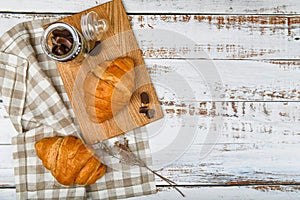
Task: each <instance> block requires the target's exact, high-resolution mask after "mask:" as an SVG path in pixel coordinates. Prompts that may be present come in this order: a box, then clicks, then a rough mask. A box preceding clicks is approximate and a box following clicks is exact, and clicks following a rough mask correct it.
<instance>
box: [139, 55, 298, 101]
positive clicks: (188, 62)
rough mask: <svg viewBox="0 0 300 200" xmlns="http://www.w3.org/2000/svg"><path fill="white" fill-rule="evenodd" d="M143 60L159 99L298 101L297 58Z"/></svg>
mask: <svg viewBox="0 0 300 200" xmlns="http://www.w3.org/2000/svg"><path fill="white" fill-rule="evenodd" d="M145 61H146V65H147V67H148V71H149V74H150V76H151V79H152V81H153V82H154V85H155V87H156V90H157V92H158V93H159V98H161V99H162V98H163V97H164V98H165V99H168V98H169V100H172V98H173V99H174V98H177V99H178V100H180V101H182V102H186V101H187V102H190V101H195V102H201V101H300V82H299V77H300V65H299V64H300V63H298V61H290V60H282V61H276V60H264V61H260V60H193V59H146V60H145ZM174 94H175V96H174ZM172 96H173V97H172Z"/></svg>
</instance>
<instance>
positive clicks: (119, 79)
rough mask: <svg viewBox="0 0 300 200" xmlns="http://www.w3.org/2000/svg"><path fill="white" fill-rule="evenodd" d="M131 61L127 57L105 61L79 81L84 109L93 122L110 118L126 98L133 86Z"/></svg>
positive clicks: (122, 106) (125, 103)
mask: <svg viewBox="0 0 300 200" xmlns="http://www.w3.org/2000/svg"><path fill="white" fill-rule="evenodd" d="M134 79H135V72H134V61H133V60H132V59H131V58H129V57H123V58H117V59H115V60H113V61H105V62H103V63H102V64H100V65H98V66H96V67H95V68H94V69H92V70H91V71H90V72H88V73H87V76H86V77H85V80H84V82H83V90H84V103H85V108H86V112H87V114H88V116H89V118H90V120H91V121H93V122H98V123H102V122H104V121H105V120H108V119H111V118H113V115H114V114H116V113H118V112H119V111H120V110H121V109H122V108H124V107H125V106H126V105H127V104H128V103H129V101H130V99H131V96H132V92H133V89H134V86H135V82H134Z"/></svg>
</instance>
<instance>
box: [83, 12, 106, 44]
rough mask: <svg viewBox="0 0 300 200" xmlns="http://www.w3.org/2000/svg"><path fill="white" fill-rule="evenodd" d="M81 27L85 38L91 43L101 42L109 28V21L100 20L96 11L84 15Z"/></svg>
mask: <svg viewBox="0 0 300 200" xmlns="http://www.w3.org/2000/svg"><path fill="white" fill-rule="evenodd" d="M80 25H81V30H82V34H83V36H84V38H85V39H86V40H91V41H100V39H101V38H102V36H103V33H105V32H106V31H107V30H108V27H109V25H108V22H107V20H105V19H103V18H100V17H99V15H98V14H97V13H96V12H94V11H91V12H89V13H87V14H86V15H82V16H81V21H80Z"/></svg>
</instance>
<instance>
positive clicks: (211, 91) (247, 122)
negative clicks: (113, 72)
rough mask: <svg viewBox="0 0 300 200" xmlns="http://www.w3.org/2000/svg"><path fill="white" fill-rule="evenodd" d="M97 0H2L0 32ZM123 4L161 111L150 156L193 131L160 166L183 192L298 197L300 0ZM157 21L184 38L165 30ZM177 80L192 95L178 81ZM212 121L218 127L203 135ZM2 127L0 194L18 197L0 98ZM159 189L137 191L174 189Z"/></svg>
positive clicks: (165, 194)
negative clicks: (211, 137) (180, 151)
mask: <svg viewBox="0 0 300 200" xmlns="http://www.w3.org/2000/svg"><path fill="white" fill-rule="evenodd" d="M104 1H105V0H99V1H94V0H93V1H79V0H72V1H71V0H64V3H62V2H61V1H58V0H51V1H49V0H44V1H37V0H30V3H29V2H28V1H19V0H10V1H3V2H1V3H0V24H1V30H0V35H1V34H3V33H4V32H5V31H6V30H8V29H9V28H11V27H13V26H14V25H16V24H17V23H20V22H24V21H29V20H34V19H41V18H49V17H63V16H66V15H68V14H71V13H75V12H78V11H81V10H84V9H86V8H89V7H92V6H95V5H98V4H100V3H103V2H104ZM58 4H59V5H60V6H57V5H58ZM32 5H34V6H32ZM124 6H125V8H126V10H127V12H128V13H129V19H130V21H131V24H132V26H133V29H134V32H135V34H136V37H137V40H138V42H139V45H140V47H141V49H142V51H143V55H144V57H145V59H146V64H147V67H148V70H149V73H150V76H151V78H152V80H153V82H154V85H155V87H156V90H157V92H158V96H159V99H160V101H161V103H162V106H163V109H164V111H165V118H164V119H163V120H164V124H165V125H164V126H163V128H162V129H160V130H158V129H155V128H154V129H153V126H152V127H151V126H149V127H148V128H149V130H150V131H151V130H152V131H153V130H154V132H155V131H156V132H155V133H157V134H153V133H152V134H151V132H150V144H151V149H152V152H153V153H154V155H155V156H154V157H153V159H154V165H159V164H160V163H162V158H161V157H160V156H157V154H156V152H159V150H160V149H161V148H163V147H164V146H167V145H168V142H169V141H170V139H169V138H172V137H173V138H174V137H175V136H176V133H178V130H180V129H181V128H182V127H186V126H188V128H189V130H191V132H189V131H188V132H187V134H193V132H192V131H195V134H196V136H197V137H196V138H195V140H194V141H193V142H192V145H191V146H190V147H189V148H187V149H186V151H185V153H184V154H183V155H182V156H181V157H180V158H179V159H178V160H176V161H174V162H173V163H172V164H171V165H169V166H165V167H164V168H163V169H162V170H160V171H159V172H160V173H161V174H163V175H165V176H167V177H169V178H171V179H172V180H174V181H176V182H178V184H181V185H189V186H190V187H189V188H184V187H183V188H182V189H183V191H184V192H185V193H186V194H187V197H188V199H199V197H203V198H205V199H299V197H300V192H299V191H300V190H299V187H298V186H297V185H299V183H300V175H299V171H300V155H299V154H297V152H298V150H299V148H300V123H299V122H300V114H299V113H300V112H299V109H300V104H299V102H300V81H299V80H300V79H299V77H300V60H299V59H300V57H299V55H300V54H299V52H300V46H299V40H296V39H297V36H298V35H300V16H299V10H300V3H299V2H298V1H294V0H285V1H281V0H278V1H276V3H274V2H269V1H262V0H256V1H237V0H230V1H229V0H228V1H227V0H226V1H221V0H213V1H211V0H210V1H208V0H201V1H194V0H186V1H180V0H169V1H167V0H156V1H150V0H143V1H133V0H124ZM25 12H26V13H25ZM50 13H54V14H50ZM253 14H254V15H253ZM162 30H164V31H165V32H169V33H172V35H173V36H174V35H176V34H177V36H178V35H179V38H180V36H181V38H183V40H181V39H180V40H176V41H174V39H173V38H174V37H172V38H171V37H170V38H171V39H170V38H168V37H163V35H162V34H160V33H161V32H160V31H162ZM169 35H170V34H169ZM167 36H168V34H167ZM208 68H209V69H212V68H213V69H215V71H213V72H217V73H216V74H211V72H208V71H207V69H208ZM187 69H188V70H187ZM174 74H176V75H178V76H177V78H178V77H179V79H174ZM166 78H167V81H163V80H164V79H166ZM172 78H173V79H174V80H173V79H172ZM173 82H175V84H174V85H172V83H173ZM184 84H186V86H190V89H191V91H192V94H193V95H192V96H188V95H185V93H183V92H182V91H181V90H180V89H178V88H176V85H177V86H178V85H180V86H182V85H184ZM174 87H175V88H174ZM174 91H175V92H174ZM0 99H1V97H0ZM183 119H185V120H189V119H190V121H192V120H194V119H196V121H197V123H194V124H189V123H187V124H182V121H183ZM214 119H221V122H222V123H218V124H216V123H215V121H214ZM159 123H161V122H157V124H159ZM154 126H155V125H154ZM211 127H213V128H215V129H216V130H217V131H216V132H217V133H218V134H217V135H216V138H215V140H210V142H208V140H206V138H207V136H208V134H209V131H208V130H209V129H210V128H211ZM0 134H1V137H0V152H1V155H2V156H1V157H0V188H2V189H0V198H1V199H15V190H14V189H10V188H8V187H14V176H13V160H12V146H11V145H10V143H11V137H12V136H14V135H15V134H16V133H15V131H14V129H13V127H12V125H11V123H10V121H9V118H8V116H7V114H6V112H5V111H4V108H3V104H2V103H0ZM166 138H167V139H166ZM203 149H206V151H201V150H203ZM173 154H174V153H173ZM157 183H158V184H165V183H163V182H160V180H159V179H157ZM269 184H274V185H270V186H269ZM199 185H211V187H197V186H199ZM224 185H229V187H228V186H226V187H225V186H224ZM241 185H242V186H241ZM237 186H238V187H237ZM159 191H160V192H159V193H158V194H156V195H153V196H150V197H143V198H147V199H148V198H150V199H176V198H179V195H178V194H177V193H176V192H175V191H174V190H169V189H166V188H159ZM139 199H140V198H139Z"/></svg>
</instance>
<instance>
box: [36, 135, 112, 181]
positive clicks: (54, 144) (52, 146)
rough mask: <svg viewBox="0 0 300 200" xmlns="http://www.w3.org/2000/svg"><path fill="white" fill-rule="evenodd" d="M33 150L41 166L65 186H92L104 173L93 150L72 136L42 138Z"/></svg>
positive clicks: (102, 166)
mask: <svg viewBox="0 0 300 200" xmlns="http://www.w3.org/2000/svg"><path fill="white" fill-rule="evenodd" d="M35 149H36V153H37V156H38V157H39V158H40V159H41V160H42V161H43V165H44V166H45V167H46V168H47V169H49V170H50V171H51V173H52V175H53V176H54V177H55V178H56V180H57V181H58V182H59V183H61V184H63V185H66V186H69V185H73V184H79V185H89V184H93V183H95V182H96V181H97V180H98V179H99V178H101V177H102V176H103V175H104V174H105V172H106V166H105V165H103V164H102V163H101V162H100V160H99V159H98V158H96V157H94V150H93V149H92V148H90V147H88V146H86V145H85V144H83V143H82V141H81V140H80V139H79V138H76V137H73V136H66V137H51V138H43V139H42V140H40V141H38V142H37V143H35Z"/></svg>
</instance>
